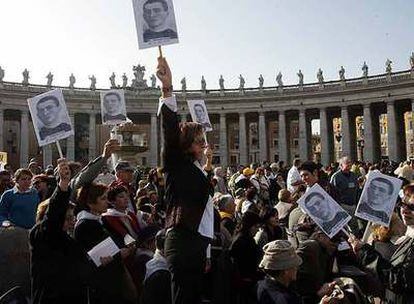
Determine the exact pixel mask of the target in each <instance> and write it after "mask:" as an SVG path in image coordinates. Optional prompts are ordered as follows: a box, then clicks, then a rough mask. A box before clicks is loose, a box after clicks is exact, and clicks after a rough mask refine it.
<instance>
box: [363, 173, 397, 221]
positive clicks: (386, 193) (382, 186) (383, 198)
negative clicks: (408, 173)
mask: <svg viewBox="0 0 414 304" xmlns="http://www.w3.org/2000/svg"><path fill="white" fill-rule="evenodd" d="M401 185H402V180H400V179H398V178H395V177H392V176H388V175H385V174H382V173H381V172H379V171H373V172H370V174H369V175H368V179H367V181H366V183H365V186H364V189H363V190H362V193H361V197H360V199H359V202H358V206H357V208H356V211H355V216H357V217H359V218H362V219H364V220H367V221H370V222H373V223H376V224H380V225H383V226H386V227H388V226H389V224H390V222H391V216H392V212H393V211H394V207H395V203H396V202H397V197H398V194H399V192H400V189H401Z"/></svg>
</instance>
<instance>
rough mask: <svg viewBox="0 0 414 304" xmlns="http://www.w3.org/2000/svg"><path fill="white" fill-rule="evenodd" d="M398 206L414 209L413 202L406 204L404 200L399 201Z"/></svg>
mask: <svg viewBox="0 0 414 304" xmlns="http://www.w3.org/2000/svg"><path fill="white" fill-rule="evenodd" d="M398 207H400V208H407V209H408V210H410V211H414V205H413V204H407V203H405V202H400V203H399V204H398Z"/></svg>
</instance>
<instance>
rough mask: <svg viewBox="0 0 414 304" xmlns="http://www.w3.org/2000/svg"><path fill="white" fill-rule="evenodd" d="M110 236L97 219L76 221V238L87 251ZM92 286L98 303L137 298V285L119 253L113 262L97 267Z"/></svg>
mask: <svg viewBox="0 0 414 304" xmlns="http://www.w3.org/2000/svg"><path fill="white" fill-rule="evenodd" d="M109 236H110V235H109V233H108V232H107V231H106V230H105V228H104V227H103V226H102V224H101V223H100V222H98V221H96V220H92V219H82V220H80V221H78V222H77V223H76V226H75V239H76V240H77V241H78V242H79V243H80V244H81V246H82V248H83V250H84V251H85V252H88V251H89V250H91V249H92V248H93V247H95V246H96V245H98V244H99V243H100V242H102V241H103V240H105V239H106V238H108V237H109ZM91 287H92V288H91V289H92V291H91V293H92V298H93V301H98V303H101V302H102V303H112V302H113V303H115V302H117V303H133V301H135V300H136V290H135V286H133V282H132V279H131V277H130V275H129V273H128V272H127V270H126V268H125V266H124V264H123V261H122V258H121V255H120V254H119V253H118V254H117V255H115V256H114V260H113V261H112V262H110V263H109V264H107V265H105V266H100V267H98V268H97V271H96V275H95V277H94V280H93V283H92V285H91ZM99 301H101V302H99ZM92 303H93V302H92Z"/></svg>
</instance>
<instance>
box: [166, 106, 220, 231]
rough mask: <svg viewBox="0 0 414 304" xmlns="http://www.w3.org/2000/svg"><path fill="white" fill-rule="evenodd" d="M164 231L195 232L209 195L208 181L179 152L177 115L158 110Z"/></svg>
mask: <svg viewBox="0 0 414 304" xmlns="http://www.w3.org/2000/svg"><path fill="white" fill-rule="evenodd" d="M162 118H163V132H164V140H165V142H164V172H165V200H166V203H167V223H166V224H167V227H181V228H185V229H188V230H191V231H194V232H197V230H198V226H199V224H200V221H201V218H202V216H203V213H204V209H205V206H206V204H207V201H208V198H209V195H213V188H212V186H211V184H210V178H209V177H206V176H205V175H204V174H203V172H201V170H200V169H199V168H198V167H197V166H196V165H194V163H193V160H191V159H190V158H189V157H188V156H187V155H185V154H184V153H183V151H182V150H181V148H180V143H179V138H180V128H179V122H178V117H177V113H175V112H173V111H171V110H170V109H169V108H168V107H167V106H166V105H163V106H162Z"/></svg>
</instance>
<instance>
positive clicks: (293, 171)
mask: <svg viewBox="0 0 414 304" xmlns="http://www.w3.org/2000/svg"><path fill="white" fill-rule="evenodd" d="M299 166H300V159H298V158H295V159H294V160H293V166H292V168H290V169H289V172H288V175H287V189H288V190H289V191H290V193H294V192H295V191H296V190H297V189H298V187H299V185H302V184H303V181H302V178H301V177H300V174H299V170H298V168H299Z"/></svg>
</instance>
